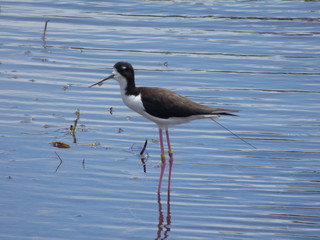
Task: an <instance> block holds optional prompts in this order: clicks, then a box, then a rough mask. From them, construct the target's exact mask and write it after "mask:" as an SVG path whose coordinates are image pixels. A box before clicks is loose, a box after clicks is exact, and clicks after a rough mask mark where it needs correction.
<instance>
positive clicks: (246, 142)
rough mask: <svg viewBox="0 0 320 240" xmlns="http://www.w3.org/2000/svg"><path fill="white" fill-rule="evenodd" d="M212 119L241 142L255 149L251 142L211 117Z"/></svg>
mask: <svg viewBox="0 0 320 240" xmlns="http://www.w3.org/2000/svg"><path fill="white" fill-rule="evenodd" d="M211 120H212V121H214V122H215V123H217V124H218V125H219V126H220V127H222V128H223V129H225V130H227V131H228V132H229V133H231V134H232V135H233V136H235V137H237V138H239V139H240V140H241V141H242V142H244V143H245V144H247V145H249V146H250V147H252V148H254V149H257V148H256V147H255V146H253V145H252V144H251V143H248V142H247V141H246V140H244V139H243V138H242V137H240V136H239V135H237V134H235V133H234V132H232V131H231V130H229V129H228V128H226V127H225V126H223V125H222V124H221V123H219V122H218V121H217V120H215V119H214V118H211Z"/></svg>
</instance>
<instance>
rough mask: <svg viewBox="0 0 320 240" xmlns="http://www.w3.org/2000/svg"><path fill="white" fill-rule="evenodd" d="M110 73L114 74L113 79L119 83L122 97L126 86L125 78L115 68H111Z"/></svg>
mask: <svg viewBox="0 0 320 240" xmlns="http://www.w3.org/2000/svg"><path fill="white" fill-rule="evenodd" d="M112 74H114V77H113V78H114V79H115V80H116V81H117V82H118V83H119V85H120V91H121V96H122V99H123V97H124V96H125V93H126V88H127V85H128V83H127V79H126V78H125V77H123V76H122V75H121V74H120V73H119V72H118V71H117V69H116V68H113V71H112Z"/></svg>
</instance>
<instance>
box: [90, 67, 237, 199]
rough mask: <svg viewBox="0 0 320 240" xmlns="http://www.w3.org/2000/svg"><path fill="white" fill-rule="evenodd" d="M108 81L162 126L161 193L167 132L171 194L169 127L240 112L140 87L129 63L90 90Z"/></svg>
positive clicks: (126, 100)
mask: <svg viewBox="0 0 320 240" xmlns="http://www.w3.org/2000/svg"><path fill="white" fill-rule="evenodd" d="M108 79H115V80H117V81H118V83H119V85H120V91H121V97H122V101H123V102H124V104H125V105H127V106H128V107H129V108H130V109H132V110H133V111H135V112H137V113H139V114H141V115H142V116H144V117H145V118H147V119H149V120H150V121H152V122H154V123H156V124H157V125H158V127H159V140H160V150H161V155H160V156H161V171H160V179H159V185H158V193H160V191H161V184H162V178H163V174H164V170H165V166H166V157H165V152H164V144H163V131H165V133H166V139H167V145H168V154H169V174H168V192H169V193H170V187H171V172H172V165H173V153H172V148H171V144H170V138H169V131H168V128H169V127H170V126H172V125H176V124H181V123H186V122H189V121H192V120H196V119H202V118H211V119H213V118H215V117H219V116H220V115H229V116H236V115H234V114H232V112H238V111H237V110H230V109H221V108H212V107H208V106H204V105H201V104H199V103H196V102H193V101H191V100H189V99H187V98H185V97H184V96H181V95H179V94H177V93H174V92H172V91H170V90H167V89H164V88H158V87H136V84H135V78H134V69H133V67H132V65H131V64H130V63H127V62H118V63H116V64H115V65H114V66H113V72H112V74H111V75H110V76H108V77H106V78H105V79H103V80H101V81H100V82H97V83H95V84H93V85H91V86H90V87H93V86H95V85H102V83H103V82H104V81H106V80H108ZM234 135H235V134H234ZM240 139H241V138H240Z"/></svg>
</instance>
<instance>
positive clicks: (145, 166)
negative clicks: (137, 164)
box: [140, 139, 149, 173]
mask: <svg viewBox="0 0 320 240" xmlns="http://www.w3.org/2000/svg"><path fill="white" fill-rule="evenodd" d="M147 144H148V139H146V141H145V143H144V146H143V148H142V150H141V152H140V159H141V163H142V165H143V172H145V173H146V172H147V165H146V161H147V160H148V157H149V155H148V153H147V156H145V155H144V152H145V150H146V148H147Z"/></svg>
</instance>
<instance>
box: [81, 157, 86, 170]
mask: <svg viewBox="0 0 320 240" xmlns="http://www.w3.org/2000/svg"><path fill="white" fill-rule="evenodd" d="M85 160H86V159H85V158H84V159H83V160H82V168H83V169H85V167H84V161H85Z"/></svg>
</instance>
